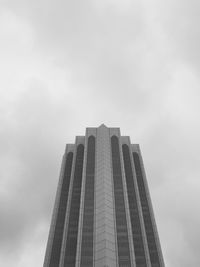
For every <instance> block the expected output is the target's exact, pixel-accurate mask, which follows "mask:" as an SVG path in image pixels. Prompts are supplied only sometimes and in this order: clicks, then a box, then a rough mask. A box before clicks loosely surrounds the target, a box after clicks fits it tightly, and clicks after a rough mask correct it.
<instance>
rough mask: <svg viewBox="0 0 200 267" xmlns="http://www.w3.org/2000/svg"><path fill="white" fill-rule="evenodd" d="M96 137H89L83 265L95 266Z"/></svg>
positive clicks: (83, 231) (82, 246)
mask: <svg viewBox="0 0 200 267" xmlns="http://www.w3.org/2000/svg"><path fill="white" fill-rule="evenodd" d="M94 178H95V137H94V136H90V137H89V138H88V147H87V165H86V181H85V199H84V213H83V229H82V244H81V267H92V266H93V232H94Z"/></svg>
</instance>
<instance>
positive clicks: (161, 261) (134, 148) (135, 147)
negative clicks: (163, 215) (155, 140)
mask: <svg viewBox="0 0 200 267" xmlns="http://www.w3.org/2000/svg"><path fill="white" fill-rule="evenodd" d="M131 148H132V152H137V153H138V156H139V161H140V165H141V171H142V176H143V181H144V187H145V193H146V197H147V201H148V208H149V212H150V218H149V219H150V220H151V221H152V226H153V232H154V237H155V242H156V248H157V251H158V257H159V265H158V266H159V267H165V263H164V259H163V255H162V250H161V245H160V240H159V235H158V230H157V226H156V221H155V216H154V212H153V206H152V201H151V196H150V192H149V186H148V182H147V177H146V172H145V168H144V162H143V158H142V154H141V150H140V146H139V144H132V145H131ZM152 267H153V266H152Z"/></svg>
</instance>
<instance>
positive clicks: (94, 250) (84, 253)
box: [44, 124, 164, 267]
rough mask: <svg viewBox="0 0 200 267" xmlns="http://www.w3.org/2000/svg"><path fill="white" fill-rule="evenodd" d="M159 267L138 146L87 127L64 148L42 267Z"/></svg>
mask: <svg viewBox="0 0 200 267" xmlns="http://www.w3.org/2000/svg"><path fill="white" fill-rule="evenodd" d="M68 266H69V267H93V266H94V267H115V266H119V267H132V266H133V267H164V261H163V257H162V252H161V247H160V243H159V238H158V233H157V229H156V223H155V219H154V215H153V209H152V204H151V200H150V195H149V190H148V186H147V181H146V176H145V171H144V166H143V161H142V156H141V152H140V148H139V145H137V144H134V145H133V144H131V142H130V138H129V137H128V136H121V135H120V129H119V128H108V127H106V126H105V125H104V124H102V125H101V126H100V127H98V128H87V129H86V135H85V136H77V137H76V142H75V144H68V145H66V151H65V154H64V156H63V161H62V167H61V173H60V179H59V184H58V189H57V194H56V201H55V206H54V211H53V216H52V222H51V227H50V232H49V239H48V243H47V249H46V255H45V260H44V267H68Z"/></svg>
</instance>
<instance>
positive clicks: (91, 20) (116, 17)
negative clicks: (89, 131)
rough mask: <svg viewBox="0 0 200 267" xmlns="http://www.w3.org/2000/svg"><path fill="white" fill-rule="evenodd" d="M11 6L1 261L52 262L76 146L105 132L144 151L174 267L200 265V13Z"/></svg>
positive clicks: (90, 5) (4, 55)
mask: <svg viewBox="0 0 200 267" xmlns="http://www.w3.org/2000/svg"><path fill="white" fill-rule="evenodd" d="M1 5H2V9H1V16H0V17H1V19H0V38H1V40H2V41H1V42H0V55H1V62H0V71H1V74H2V75H1V80H0V88H1V89H0V98H1V103H0V111H1V112H0V122H1V130H0V145H1V151H0V158H1V163H2V164H1V168H0V177H1V181H0V183H1V186H0V188H1V189H0V194H1V197H0V198H1V201H0V203H1V204H0V209H1V214H2V215H3V216H1V219H0V224H1V232H2V234H1V236H2V238H1V241H0V247H1V249H0V251H1V260H0V261H1V262H3V263H4V266H6V267H7V266H9V267H10V266H20V267H22V266H30V267H31V266H40V265H42V262H43V257H44V251H45V246H46V241H47V235H48V225H49V223H50V217H51V212H52V206H53V202H54V195H55V191H56V185H57V181H58V174H59V168H60V162H61V157H62V154H63V152H64V147H65V144H66V143H72V142H74V138H75V136H76V135H83V134H84V130H85V127H89V126H94V127H97V126H98V125H100V124H101V123H105V124H106V125H107V126H109V127H114V126H119V127H120V128H121V132H122V134H124V135H130V136H131V140H132V142H133V143H140V145H141V148H142V152H143V156H144V161H145V167H146V170H147V174H148V175H147V177H148V181H149V187H150V192H151V195H152V200H153V206H154V210H155V214H156V221H157V224H158V228H159V233H160V239H161V243H162V247H163V252H164V256H165V261H166V265H168V266H170V267H171V266H173V267H179V266H198V265H199V256H198V224H199V219H200V217H199V215H198V213H197V212H196V206H194V205H193V204H194V203H198V202H199V200H200V199H199V196H198V195H199V194H198V188H199V182H198V176H199V172H200V170H199V155H198V151H199V140H198V139H199V131H200V125H199V122H198V121H199V120H198V114H199V104H198V103H199V90H198V88H199V77H198V68H199V62H198V53H199V52H198V43H199V40H198V39H199V34H198V27H197V25H198V24H199V23H198V16H197V10H198V5H199V4H198V3H197V2H196V1H190V4H188V3H187V2H186V1H183V2H180V1H178V0H177V1H173V2H172V1H169V2H167V3H163V2H160V1H156V0H152V1H89V0H88V1H61V0H60V1H54V0H51V1H48V3H47V1H44V0H42V1H32V0H29V1H22V0H20V1H17V3H16V1H12V0H9V1H6V3H4V4H1ZM30 233H31V234H30ZM183 255H184V257H183Z"/></svg>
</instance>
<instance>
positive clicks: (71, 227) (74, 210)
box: [64, 144, 84, 267]
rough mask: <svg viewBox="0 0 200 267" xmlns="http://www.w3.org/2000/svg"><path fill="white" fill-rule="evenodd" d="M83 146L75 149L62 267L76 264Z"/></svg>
mask: <svg viewBox="0 0 200 267" xmlns="http://www.w3.org/2000/svg"><path fill="white" fill-rule="evenodd" d="M83 156H84V146H83V145H82V144H80V145H78V147H77V154H76V162H75V171H74V181H73V188H72V196H71V206H70V211H69V224H68V229H67V241H66V247H65V259H64V266H71V267H72V266H75V264H76V248H77V235H78V222H79V210H80V196H81V184H82V170H83Z"/></svg>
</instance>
